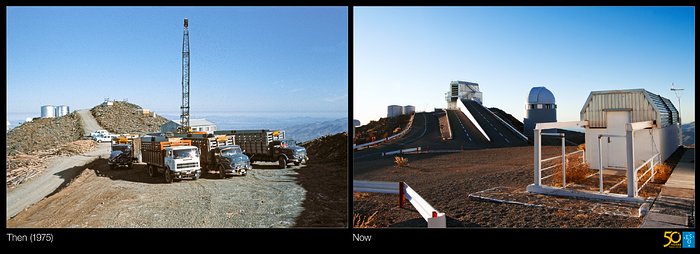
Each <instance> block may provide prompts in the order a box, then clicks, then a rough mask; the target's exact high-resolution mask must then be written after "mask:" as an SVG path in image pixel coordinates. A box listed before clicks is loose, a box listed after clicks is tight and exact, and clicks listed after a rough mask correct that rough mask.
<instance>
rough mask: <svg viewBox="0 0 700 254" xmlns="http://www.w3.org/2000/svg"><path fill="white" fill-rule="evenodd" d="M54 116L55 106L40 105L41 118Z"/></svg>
mask: <svg viewBox="0 0 700 254" xmlns="http://www.w3.org/2000/svg"><path fill="white" fill-rule="evenodd" d="M52 117H56V107H54V106H53V105H44V106H41V118H52Z"/></svg>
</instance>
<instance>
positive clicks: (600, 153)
mask: <svg viewBox="0 0 700 254" xmlns="http://www.w3.org/2000/svg"><path fill="white" fill-rule="evenodd" d="M601 138H603V135H598V162H599V163H600V164H599V168H600V169H599V170H598V176H599V177H600V180H599V181H600V193H603V144H602V143H601V141H600V139H601Z"/></svg>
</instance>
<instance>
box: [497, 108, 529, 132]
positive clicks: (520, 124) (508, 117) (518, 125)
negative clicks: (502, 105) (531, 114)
mask: <svg viewBox="0 0 700 254" xmlns="http://www.w3.org/2000/svg"><path fill="white" fill-rule="evenodd" d="M489 110H491V112H493V113H494V114H496V115H497V116H498V117H500V118H501V119H503V120H504V121H506V122H508V123H510V125H512V126H513V127H514V128H515V129H516V130H518V131H519V132H523V122H521V121H520V120H518V119H516V118H515V117H513V115H511V114H508V113H506V112H505V111H503V110H501V109H499V108H489Z"/></svg>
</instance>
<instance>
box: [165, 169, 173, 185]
mask: <svg viewBox="0 0 700 254" xmlns="http://www.w3.org/2000/svg"><path fill="white" fill-rule="evenodd" d="M163 174H164V175H165V182H166V183H172V182H173V173H172V172H170V169H169V168H165V172H163Z"/></svg>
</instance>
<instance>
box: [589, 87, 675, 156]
mask: <svg viewBox="0 0 700 254" xmlns="http://www.w3.org/2000/svg"><path fill="white" fill-rule="evenodd" d="M581 121H588V125H587V126H586V161H587V162H589V163H590V164H591V168H595V169H599V168H600V166H601V165H600V162H599V161H598V136H599V135H601V134H603V135H608V134H612V135H624V134H625V131H626V130H625V126H626V124H627V123H635V122H644V121H652V122H653V123H654V124H653V127H652V128H650V129H646V130H640V131H636V132H635V133H634V155H635V158H636V159H635V161H634V164H635V165H641V163H642V162H644V161H645V160H647V159H649V157H651V156H652V155H654V154H656V153H660V159H661V160H662V161H663V160H666V159H667V158H668V157H669V156H670V155H671V154H672V153H673V152H674V151H675V150H676V149H677V148H678V147H679V146H680V139H679V134H680V124H679V119H678V110H677V109H676V107H675V106H674V105H673V103H671V101H670V100H669V99H667V98H664V97H662V96H659V95H658V94H654V93H651V92H649V91H647V90H644V89H630V90H610V91H594V92H591V93H590V95H588V99H586V102H585V103H584V105H583V108H582V109H581ZM601 148H602V149H603V158H602V160H603V165H602V166H603V167H604V168H624V167H626V166H627V161H626V156H625V154H626V149H627V148H626V144H625V139H623V138H606V139H605V140H604V142H602V146H601Z"/></svg>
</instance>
